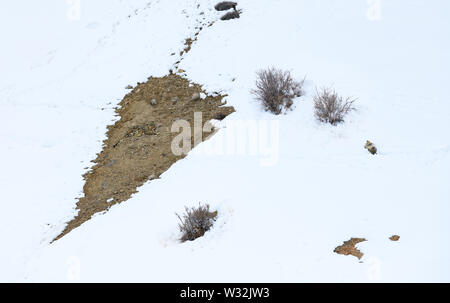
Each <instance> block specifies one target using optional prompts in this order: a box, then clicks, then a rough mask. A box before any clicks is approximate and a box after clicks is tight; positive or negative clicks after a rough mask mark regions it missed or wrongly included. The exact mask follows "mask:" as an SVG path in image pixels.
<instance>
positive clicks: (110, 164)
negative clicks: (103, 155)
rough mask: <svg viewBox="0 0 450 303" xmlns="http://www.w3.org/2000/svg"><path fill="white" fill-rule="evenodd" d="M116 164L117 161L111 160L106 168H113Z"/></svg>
mask: <svg viewBox="0 0 450 303" xmlns="http://www.w3.org/2000/svg"><path fill="white" fill-rule="evenodd" d="M116 162H117V161H116V160H109V162H108V163H106V164H105V166H106V167H111V166H113V165H114V164H116Z"/></svg>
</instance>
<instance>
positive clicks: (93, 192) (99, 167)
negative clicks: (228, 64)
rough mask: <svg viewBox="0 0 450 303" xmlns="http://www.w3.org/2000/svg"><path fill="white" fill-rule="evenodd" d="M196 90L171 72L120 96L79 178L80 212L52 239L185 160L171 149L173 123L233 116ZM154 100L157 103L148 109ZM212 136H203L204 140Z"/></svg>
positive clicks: (217, 98) (216, 100)
mask: <svg viewBox="0 0 450 303" xmlns="http://www.w3.org/2000/svg"><path fill="white" fill-rule="evenodd" d="M200 92H203V93H205V92H204V91H203V89H202V87H201V86H200V85H198V84H194V83H190V82H189V81H188V80H187V79H185V78H182V77H181V76H179V75H175V74H172V73H171V74H169V75H167V76H165V77H162V78H154V77H150V78H149V79H148V81H147V82H145V83H140V84H138V86H137V87H135V88H134V89H133V90H132V91H131V92H130V93H129V94H127V95H126V96H125V97H124V98H123V100H122V101H121V102H120V103H119V105H120V107H119V108H118V109H116V113H117V114H118V115H119V116H120V120H119V121H117V122H116V123H115V124H114V125H110V126H108V131H107V139H106V140H105V141H104V142H103V150H102V152H101V153H99V154H98V155H97V159H95V160H94V161H93V163H95V165H94V166H93V167H92V169H91V170H90V171H89V172H87V173H86V174H85V175H84V176H83V177H84V179H85V181H86V182H85V185H84V187H83V191H84V197H82V198H80V199H79V201H78V202H77V205H76V209H77V210H78V214H77V216H76V217H75V218H74V219H73V220H71V221H70V222H68V223H67V225H66V227H65V229H64V230H63V232H62V233H61V234H60V235H58V236H57V237H56V238H55V239H54V240H53V241H56V240H58V239H60V238H61V237H63V236H64V235H66V234H67V233H69V232H70V231H71V230H73V229H74V228H76V227H78V226H80V225H81V224H83V223H84V222H86V221H88V220H89V219H90V218H91V217H92V215H94V214H96V213H99V212H103V211H106V210H108V209H109V208H110V207H111V206H113V205H115V204H118V203H121V202H124V201H126V200H128V199H129V198H130V197H131V195H132V194H134V193H136V192H137V188H138V187H139V186H141V185H143V184H144V183H145V182H147V181H149V180H152V179H156V178H159V176H160V175H161V174H162V173H163V172H165V171H166V170H168V169H169V168H170V166H172V164H174V163H175V162H176V161H178V160H180V159H182V158H184V157H185V155H181V156H177V155H174V154H173V153H172V150H171V143H172V140H173V138H174V137H175V136H176V135H178V133H172V132H171V126H172V123H173V122H174V121H176V120H178V119H183V120H186V121H188V122H189V123H190V124H191V128H192V129H194V128H193V125H194V112H202V114H203V123H205V122H208V121H210V120H211V119H218V120H222V119H224V118H225V117H226V116H228V115H229V114H231V113H233V112H234V108H233V107H227V106H223V105H225V103H223V102H222V99H223V97H224V96H222V95H219V94H217V95H214V96H211V95H209V96H208V95H207V97H206V98H204V99H197V100H195V101H194V100H193V95H194V94H196V93H200ZM205 94H206V93H205ZM197 97H198V96H197ZM153 99H154V100H153ZM152 101H153V103H155V102H154V101H156V104H153V105H152V104H151V103H152ZM210 135H212V133H203V140H206V139H207V137H208V136H210ZM191 141H192V145H194V142H193V140H191Z"/></svg>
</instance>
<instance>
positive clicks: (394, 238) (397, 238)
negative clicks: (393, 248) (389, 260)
mask: <svg viewBox="0 0 450 303" xmlns="http://www.w3.org/2000/svg"><path fill="white" fill-rule="evenodd" d="M389 240H391V241H394V242H397V241H398V240H400V236H398V235H393V236H392V237H390V238H389Z"/></svg>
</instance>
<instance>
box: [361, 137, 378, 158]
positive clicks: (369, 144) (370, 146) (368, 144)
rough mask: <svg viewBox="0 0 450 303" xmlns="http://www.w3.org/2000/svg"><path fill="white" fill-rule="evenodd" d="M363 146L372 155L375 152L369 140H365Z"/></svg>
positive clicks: (375, 149)
mask: <svg viewBox="0 0 450 303" xmlns="http://www.w3.org/2000/svg"><path fill="white" fill-rule="evenodd" d="M364 148H365V149H367V150H368V151H369V152H370V153H371V154H372V155H375V154H376V153H377V148H376V147H375V145H373V143H372V142H370V141H369V140H367V142H366V145H364Z"/></svg>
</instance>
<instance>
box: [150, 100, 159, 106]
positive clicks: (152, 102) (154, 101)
mask: <svg viewBox="0 0 450 303" xmlns="http://www.w3.org/2000/svg"><path fill="white" fill-rule="evenodd" d="M156 104H158V101H156V99H151V100H150V105H153V106H155V105H156Z"/></svg>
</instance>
